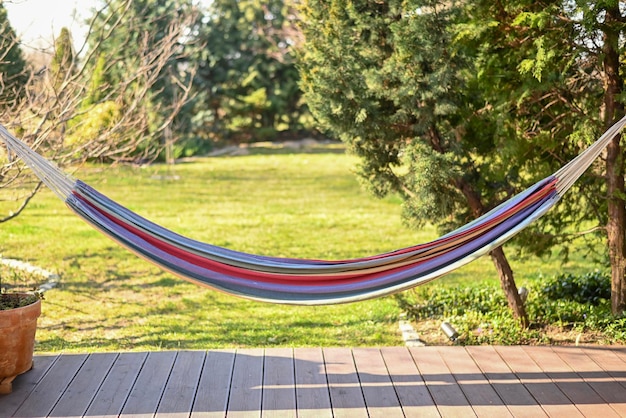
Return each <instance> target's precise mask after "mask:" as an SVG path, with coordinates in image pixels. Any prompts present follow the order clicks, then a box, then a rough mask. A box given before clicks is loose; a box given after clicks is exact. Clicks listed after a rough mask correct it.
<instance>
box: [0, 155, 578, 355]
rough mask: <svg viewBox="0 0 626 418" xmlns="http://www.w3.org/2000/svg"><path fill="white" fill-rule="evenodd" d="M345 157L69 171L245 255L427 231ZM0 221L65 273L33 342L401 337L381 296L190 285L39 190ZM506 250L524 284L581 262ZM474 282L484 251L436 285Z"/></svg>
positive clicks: (374, 342)
mask: <svg viewBox="0 0 626 418" xmlns="http://www.w3.org/2000/svg"><path fill="white" fill-rule="evenodd" d="M355 163H356V160H355V159H354V158H353V157H350V156H346V155H344V154H341V153H336V152H333V153H327V154H323V153H316V154H276V155H250V156H244V157H232V158H229V157H222V158H206V159H198V160H195V161H193V162H185V163H181V164H178V165H176V166H174V167H167V166H162V165H156V166H148V167H144V168H139V167H127V166H124V167H115V168H110V169H106V170H103V169H102V168H101V167H88V168H85V169H82V170H80V171H79V172H78V174H77V176H78V177H80V178H82V179H83V180H85V181H86V182H88V183H90V184H91V185H93V186H94V187H96V188H97V189H99V190H100V191H102V192H103V193H105V194H107V195H108V196H109V197H111V198H113V199H114V200H116V201H118V202H119V203H121V204H123V205H125V206H127V207H128V208H130V209H131V210H134V211H136V212H138V213H139V214H141V215H142V216H144V217H146V218H148V219H150V220H152V221H154V222H156V223H158V224H161V225H163V226H165V227H168V228H170V229H173V230H175V231H176V232H179V233H181V234H183V235H187V236H189V237H192V238H195V239H198V240H201V241H205V242H209V243H212V244H215V245H220V246H225V247H228V248H231V249H234V250H239V251H245V252H250V253H257V254H267V255H274V256H284V257H302V258H317V259H343V258H352V257H360V256H365V255H371V254H376V253H382V252H386V251H391V250H394V249H397V248H401V247H405V246H409V245H413V244H415V243H420V242H425V241H428V240H431V239H433V238H435V237H436V232H435V230H434V228H426V229H425V230H423V231H419V232H416V231H411V230H408V229H407V228H406V227H404V226H403V224H402V222H401V219H400V211H401V210H400V205H401V202H400V200H399V199H397V198H393V197H392V198H388V199H384V200H378V199H376V198H374V197H372V196H370V195H369V194H368V193H367V192H365V191H363V190H362V189H361V188H360V186H359V185H358V182H357V180H356V177H355V175H354V174H353V173H352V169H353V167H354V165H355ZM175 178H177V179H175ZM0 231H1V234H2V240H1V241H0V242H1V243H0V253H2V255H3V256H4V257H10V258H18V259H22V260H27V261H29V262H31V263H32V264H35V265H38V266H41V267H43V268H46V269H48V270H50V271H54V272H58V273H59V274H61V276H62V278H61V284H60V285H59V286H58V287H57V288H55V289H54V290H52V291H50V292H48V293H47V295H46V301H45V303H44V305H43V314H42V317H41V319H40V325H41V326H40V328H39V331H38V345H37V350H38V351H39V352H45V351H61V350H63V351H66V352H78V351H81V352H84V351H92V350H93V351H113V350H156V349H178V348H187V349H191V348H215V347H253V346H254V347H269V346H298V347H302V346H322V345H323V346H382V345H399V344H401V343H402V341H401V337H400V334H399V332H398V329H397V319H398V315H399V313H400V312H399V308H398V307H397V305H396V303H395V302H394V300H393V299H392V298H381V299H377V300H373V301H367V302H361V303H354V304H346V305H337V306H326V307H295V306H283V305H270V304H263V303H258V302H251V301H247V300H242V299H238V298H235V297H232V296H228V295H224V294H221V293H219V292H216V291H214V290H211V289H206V288H203V287H199V286H195V285H192V284H189V283H186V282H184V281H182V280H179V279H178V278H176V277H174V276H172V275H170V274H168V273H165V272H163V271H161V270H159V269H158V268H156V267H154V266H152V265H150V264H148V263H146V262H145V261H143V260H142V259H140V258H138V257H136V256H134V255H133V254H131V253H129V252H127V251H126V250H124V249H122V248H120V247H118V246H117V245H116V244H115V243H114V242H112V241H110V240H109V239H108V238H105V237H103V236H102V235H100V234H99V233H98V232H96V231H95V230H93V229H92V228H91V227H89V226H88V225H87V224H86V223H84V222H83V221H81V220H80V219H79V218H78V217H76V216H74V215H73V214H72V213H71V212H70V211H69V210H68V209H67V208H65V206H64V205H63V203H62V202H61V201H59V200H58V199H56V197H55V196H54V195H53V194H52V193H50V192H48V191H45V192H43V193H41V194H40V195H38V196H37V197H36V198H35V200H34V202H33V204H32V205H31V206H30V207H29V208H28V209H27V210H26V211H25V212H24V213H23V215H21V216H19V217H18V218H17V219H16V220H14V221H11V222H8V223H6V224H3V225H2V227H1V230H0ZM510 252H511V255H512V256H513V258H514V261H513V264H514V268H515V269H516V271H517V274H518V277H519V278H521V280H525V279H532V278H533V277H537V276H538V275H551V274H553V273H555V272H561V271H564V270H568V269H569V270H568V271H570V270H571V271H577V269H580V268H581V261H580V260H576V259H574V261H573V262H571V263H570V264H568V265H563V266H561V265H560V264H558V263H555V262H550V261H542V260H535V259H524V260H515V256H514V254H513V252H514V251H513V250H510ZM476 279H478V280H497V279H496V275H495V271H494V269H493V267H492V265H491V263H490V260H489V259H488V258H483V259H481V260H478V261H477V262H475V263H472V264H470V265H469V266H467V267H465V268H463V269H461V270H459V271H458V272H455V273H453V274H451V275H450V276H448V277H447V278H445V279H442V281H441V282H437V283H456V282H459V281H463V280H476ZM432 285H433V284H430V285H429V286H432Z"/></svg>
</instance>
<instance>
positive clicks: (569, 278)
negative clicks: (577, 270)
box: [541, 270, 611, 306]
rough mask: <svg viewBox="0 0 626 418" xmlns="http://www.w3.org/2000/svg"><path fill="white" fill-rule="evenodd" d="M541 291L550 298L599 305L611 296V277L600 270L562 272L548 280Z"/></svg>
mask: <svg viewBox="0 0 626 418" xmlns="http://www.w3.org/2000/svg"><path fill="white" fill-rule="evenodd" d="M541 293H542V294H543V295H545V296H546V297H547V298H548V299H550V300H559V299H563V300H571V301H576V302H578V303H591V304H593V305H595V306H597V305H599V304H600V303H602V301H603V300H606V299H610V298H611V279H610V278H609V276H608V275H606V274H604V273H601V272H600V271H598V270H596V271H593V272H591V273H587V274H584V275H582V276H574V275H572V274H561V275H559V276H556V277H554V278H552V279H550V280H548V282H547V283H546V284H545V285H544V286H543V287H542V288H541Z"/></svg>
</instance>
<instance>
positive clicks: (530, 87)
mask: <svg viewBox="0 0 626 418" xmlns="http://www.w3.org/2000/svg"><path fill="white" fill-rule="evenodd" d="M622 6H623V5H622V4H621V3H619V2H601V1H600V2H598V1H591V2H582V1H575V2H563V1H557V0H549V1H543V2H528V1H518V0H516V1H508V2H504V3H502V2H491V1H482V0H481V1H475V2H469V3H467V8H466V13H467V15H468V17H469V20H468V21H467V22H466V23H465V24H463V25H459V26H458V27H457V39H458V40H459V42H461V43H462V44H465V45H466V46H467V48H468V49H469V50H470V51H471V52H470V53H471V54H474V55H475V60H474V61H473V62H474V63H475V66H474V71H475V72H476V73H477V74H478V75H479V77H478V79H477V80H478V81H479V83H480V85H481V86H482V90H483V91H484V94H485V97H486V99H487V100H488V102H489V103H490V104H491V106H493V107H494V108H495V109H497V110H498V113H499V115H500V120H501V122H500V123H499V125H498V128H499V130H500V132H501V135H507V134H508V135H510V136H511V138H517V139H518V141H519V142H520V143H525V144H526V146H527V147H529V148H528V149H529V151H531V150H532V149H535V150H536V151H532V152H528V154H527V155H528V157H527V162H528V164H529V165H527V166H526V170H525V171H526V172H528V173H533V172H546V170H547V171H548V172H550V171H553V170H554V168H556V167H557V166H560V165H562V164H563V163H564V162H566V161H568V160H569V159H570V158H571V156H573V155H576V154H578V153H579V150H580V149H581V148H584V147H585V146H587V145H588V144H589V143H590V142H591V141H593V139H594V138H597V136H598V135H599V134H600V133H601V132H602V131H603V130H604V129H605V128H607V127H608V126H610V125H611V124H612V123H613V122H614V121H616V120H617V119H619V118H621V117H622V116H623V115H624V105H625V103H626V96H625V95H624V85H625V79H624V74H626V73H625V72H624V68H623V63H624V60H623V56H624V52H625V51H626V49H625V48H626V43H625V42H624V39H625V38H624V34H625V32H624V31H625V30H626V27H625V26H624V21H625V20H626V17H624V13H625V12H626V10H624V8H623V7H622ZM537 151H538V152H537ZM607 151H608V152H607V155H606V158H605V159H604V160H603V161H600V160H599V161H598V162H597V163H596V164H594V166H593V167H592V169H591V170H589V171H588V173H587V175H586V176H584V177H583V178H582V179H581V180H580V181H578V182H577V184H576V186H575V188H574V191H573V192H572V193H570V194H568V198H567V199H565V200H564V202H563V204H561V205H559V208H558V210H557V211H552V212H551V213H549V214H548V216H547V217H545V218H543V219H542V220H541V221H540V222H539V223H538V226H537V229H538V230H540V231H541V233H542V235H543V237H544V239H542V240H541V241H540V242H539V245H537V248H539V249H541V248H546V245H547V246H552V245H554V243H555V242H557V241H562V240H569V239H570V238H571V236H569V235H567V234H564V233H563V232H562V231H565V230H568V229H570V230H571V229H577V228H580V226H581V225H589V223H593V224H595V225H598V229H597V230H602V231H604V232H606V233H607V238H608V244H609V248H610V250H609V251H606V253H608V255H609V257H610V261H611V265H612V274H613V279H612V280H613V289H614V293H613V297H614V309H615V312H616V313H617V312H619V311H621V310H623V309H624V308H626V277H625V275H626V270H625V267H624V266H625V265H626V263H624V260H623V257H624V256H623V255H624V254H626V252H625V251H624V245H626V244H624V240H623V237H624V234H625V232H624V231H625V229H626V222H625V221H624V219H626V216H625V211H626V208H625V206H624V199H623V197H624V181H623V177H624V158H623V152H624V151H623V150H622V149H621V145H620V141H619V138H615V139H614V140H613V142H612V144H610V145H609V147H608V149H607ZM527 239H528V237H527ZM529 240H530V241H532V238H530V239H529ZM620 247H621V248H620ZM531 248H532V247H531Z"/></svg>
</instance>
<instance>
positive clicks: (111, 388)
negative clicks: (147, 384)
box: [85, 353, 148, 417]
mask: <svg viewBox="0 0 626 418" xmlns="http://www.w3.org/2000/svg"><path fill="white" fill-rule="evenodd" d="M147 357H148V353H120V354H119V355H118V357H117V358H116V359H115V362H114V363H113V365H112V366H111V368H110V370H109V371H108V374H107V376H106V378H105V379H104V382H103V383H102V386H100V390H99V391H98V393H97V394H96V396H95V397H94V398H93V400H92V402H91V405H89V408H88V409H87V412H86V414H85V415H87V416H89V417H105V416H117V415H119V414H120V413H121V412H122V408H123V407H124V404H125V403H126V399H128V395H129V394H130V391H131V389H132V387H133V385H134V384H135V380H136V379H137V376H138V375H139V371H140V370H141V368H142V366H143V364H144V361H145V360H146V358H147Z"/></svg>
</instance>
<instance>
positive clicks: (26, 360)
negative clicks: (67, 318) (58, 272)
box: [0, 294, 41, 394]
mask: <svg viewBox="0 0 626 418" xmlns="http://www.w3.org/2000/svg"><path fill="white" fill-rule="evenodd" d="M7 296H8V297H16V298H17V297H24V296H26V295H24V294H8V295H3V297H7ZM40 314H41V300H37V302H35V303H32V304H30V305H28V306H23V307H21V308H15V309H8V310H0V394H6V393H11V390H12V382H13V379H15V377H16V376H17V375H19V374H21V373H24V372H27V371H28V370H30V369H31V368H32V367H33V350H34V347H35V332H36V330H37V318H39V315H40Z"/></svg>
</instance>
